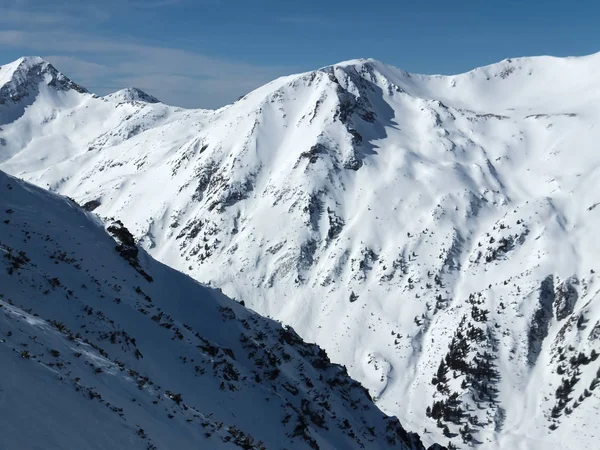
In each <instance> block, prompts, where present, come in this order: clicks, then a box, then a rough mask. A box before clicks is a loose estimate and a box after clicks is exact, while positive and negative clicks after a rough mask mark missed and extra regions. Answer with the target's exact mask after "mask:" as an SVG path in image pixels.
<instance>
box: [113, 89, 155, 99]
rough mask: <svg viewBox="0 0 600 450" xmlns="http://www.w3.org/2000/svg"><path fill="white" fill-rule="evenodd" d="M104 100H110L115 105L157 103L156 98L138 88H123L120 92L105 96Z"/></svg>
mask: <svg viewBox="0 0 600 450" xmlns="http://www.w3.org/2000/svg"><path fill="white" fill-rule="evenodd" d="M104 98H105V99H106V100H110V101H113V102H117V103H123V102H146V103H159V100H158V99H157V98H156V97H153V96H152V95H150V94H147V93H146V92H144V91H142V90H141V89H138V88H125V89H121V90H120V91H117V92H113V93H112V94H108V95H105V96H104Z"/></svg>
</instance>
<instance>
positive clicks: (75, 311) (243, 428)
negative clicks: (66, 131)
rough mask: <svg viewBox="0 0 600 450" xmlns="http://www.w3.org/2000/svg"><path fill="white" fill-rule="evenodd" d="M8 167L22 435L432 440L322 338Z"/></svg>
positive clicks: (8, 429) (47, 442)
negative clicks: (379, 398) (162, 256)
mask: <svg viewBox="0 0 600 450" xmlns="http://www.w3.org/2000/svg"><path fill="white" fill-rule="evenodd" d="M108 231H109V232H110V233H111V234H112V235H113V236H114V237H115V238H116V241H115V240H113V238H112V237H111V236H110V235H109V234H108V233H107V232H106V231H105V230H104V227H103V226H102V224H101V223H100V222H99V221H98V220H97V219H95V218H93V216H92V215H91V214H89V213H86V212H85V211H83V210H82V209H80V207H79V206H78V205H77V204H75V203H74V202H72V201H71V200H67V199H66V198H62V197H58V196H56V195H54V194H50V193H48V192H46V191H43V190H42V189H39V188H37V187H33V186H31V185H28V184H25V183H24V182H22V181H19V180H17V179H15V178H12V177H9V176H7V175H5V174H4V173H2V172H0V367H1V368H2V377H1V378H0V434H1V435H2V444H1V445H0V447H2V448H6V449H42V448H43V449H65V448H77V449H92V448H94V449H96V448H97V449H106V448H144V449H174V448H178V449H192V448H194V449H197V448H207V449H208V448H210V449H218V448H232V449H233V448H244V449H266V448H268V449H275V448H294V449H296V448H298V449H301V448H302V449H311V448H312V449H316V448H321V449H332V450H333V449H342V448H355V449H364V448H369V449H370V448H379V449H384V448H385V449H387V448H398V449H415V450H423V449H424V447H423V446H422V445H421V443H420V440H419V438H418V436H416V435H413V434H409V433H407V432H405V431H404V429H403V428H402V427H401V426H400V424H399V423H398V421H397V419H396V418H390V417H386V416H385V415H384V414H383V413H382V412H381V411H380V410H379V409H378V408H377V407H376V406H374V405H373V403H372V401H371V399H370V398H369V396H368V393H367V392H366V391H365V389H364V388H363V387H362V386H360V384H358V383H357V382H356V381H354V380H351V379H350V378H349V377H348V375H347V373H346V371H345V369H343V368H342V367H340V366H336V365H332V364H331V363H330V362H329V359H328V358H327V355H326V354H325V353H324V352H323V351H322V350H321V349H319V348H318V347H317V346H315V345H307V344H305V343H304V342H303V341H302V340H301V339H300V338H299V337H298V335H297V334H296V333H295V332H294V331H293V330H292V329H289V328H283V327H281V325H279V324H277V323H275V322H273V321H271V320H268V319H265V318H263V317H261V316H259V315H257V314H255V313H253V312H251V311H249V310H247V309H246V308H244V307H243V306H241V305H240V304H238V303H237V302H234V301H232V300H230V299H228V298H227V297H225V296H224V295H222V294H221V293H220V292H218V291H217V290H213V289H209V288H207V287H204V286H202V285H200V284H198V283H197V282H195V281H193V280H192V279H191V278H189V277H187V276H185V275H183V274H181V273H179V272H177V271H175V270H173V269H171V268H168V267H166V266H164V265H162V264H160V263H157V262H156V261H154V260H153V259H151V258H150V257H148V256H147V255H146V254H145V253H144V252H143V251H141V252H140V251H138V249H137V247H135V245H134V244H133V238H132V236H131V235H130V234H129V233H128V231H127V229H126V228H124V227H123V226H122V225H121V224H120V223H118V222H115V223H112V224H110V225H109V227H108Z"/></svg>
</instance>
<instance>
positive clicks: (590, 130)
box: [0, 54, 600, 449]
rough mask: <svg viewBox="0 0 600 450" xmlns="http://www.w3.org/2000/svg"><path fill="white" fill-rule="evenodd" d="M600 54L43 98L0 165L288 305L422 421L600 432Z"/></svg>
mask: <svg viewBox="0 0 600 450" xmlns="http://www.w3.org/2000/svg"><path fill="white" fill-rule="evenodd" d="M599 71H600V54H596V55H591V56H589V57H585V58H564V59H559V58H547V57H542V58H520V59H514V60H506V61H502V62H500V63H498V64H494V65H491V66H488V67H484V68H480V69H476V70H474V71H472V72H469V73H466V74H462V75H456V76H448V77H443V76H425V75H414V74H408V73H406V72H403V71H401V70H398V69H395V68H393V67H390V66H387V65H385V64H383V63H380V62H377V61H373V60H356V61H349V62H346V63H341V64H336V65H333V66H329V67H325V68H322V69H320V70H317V71H314V72H309V73H305V74H300V75H294V76H290V77H283V78H280V79H278V80H275V81H273V82H272V83H269V84H267V85H265V86H263V87H262V88H259V89H257V90H256V91H254V92H252V93H250V94H248V95H247V96H245V97H244V98H242V99H240V100H239V101H238V102H236V103H235V104H233V105H229V106H227V107H224V108H221V109H219V110H217V111H204V110H182V109H177V108H171V107H168V106H165V105H162V104H155V105H151V104H143V103H121V104H115V103H112V102H107V101H104V100H102V99H97V98H92V97H89V96H88V97H85V100H84V101H82V103H81V104H78V105H75V106H73V107H71V108H68V107H66V108H58V109H57V111H58V112H57V115H56V117H54V118H53V119H52V120H48V121H45V122H44V121H40V117H41V116H42V114H41V113H39V112H36V111H41V110H43V108H45V107H46V106H45V105H46V103H43V102H41V101H40V102H39V104H38V102H36V103H34V104H33V105H32V106H31V107H30V108H29V109H28V111H27V114H25V115H23V116H22V117H20V118H19V119H18V120H15V121H14V122H12V123H10V124H8V125H6V126H4V127H3V130H2V131H0V139H2V140H3V141H4V147H0V161H3V162H0V167H2V168H3V169H4V170H7V171H8V172H10V173H12V174H15V175H18V176H20V177H23V178H25V179H27V180H30V181H32V182H34V183H36V184H38V185H40V186H44V187H49V188H50V189H52V190H56V191H58V192H61V193H64V194H67V195H71V196H73V197H74V198H76V199H77V200H78V201H81V202H91V203H89V205H91V206H90V207H93V208H94V210H95V212H97V213H98V214H99V215H100V216H103V217H117V218H120V219H121V220H123V221H124V223H126V224H127V226H128V227H130V228H131V229H132V232H133V234H134V235H135V236H136V238H138V239H139V243H140V244H141V245H143V246H144V247H145V248H146V249H147V250H148V251H149V252H150V253H151V254H152V255H153V256H155V257H156V258H158V259H159V260H161V261H163V262H165V263H167V264H169V265H171V266H173V267H176V268H178V269H179V270H181V271H183V272H186V273H188V274H190V275H192V276H193V277H194V278H196V279H198V280H201V281H203V282H206V283H210V284H211V285H213V286H218V287H220V288H222V289H223V291H224V292H225V293H226V294H228V295H229V296H231V297H235V298H240V299H244V300H245V302H246V303H247V304H248V305H250V306H251V307H252V308H254V309H256V310H257V311H259V312H261V313H264V314H268V315H270V316H273V317H276V318H278V319H279V320H281V321H283V322H284V323H288V324H291V325H293V326H294V327H295V329H297V330H298V332H299V333H300V334H301V335H302V336H303V337H304V338H305V339H308V340H314V341H316V342H318V343H320V344H321V345H322V346H323V347H324V348H325V349H326V350H327V352H328V354H330V355H331V356H332V359H333V360H335V361H338V362H341V363H344V364H345V365H346V366H347V367H348V370H349V373H350V374H351V375H352V376H354V377H355V378H356V379H358V380H359V381H361V382H362V383H363V384H364V385H365V386H366V387H367V388H368V389H369V390H370V392H371V395H372V396H373V398H374V399H375V400H376V402H377V403H378V405H379V406H380V407H381V408H383V409H384V410H385V411H386V412H389V413H392V414H396V415H398V416H399V417H400V418H401V420H402V421H403V423H406V424H407V425H409V427H412V428H413V429H418V430H420V431H423V430H427V433H426V434H424V435H423V438H424V439H427V440H429V439H431V440H432V441H440V440H444V441H447V440H450V441H451V442H452V443H453V444H454V445H464V444H463V442H475V443H480V444H481V445H482V446H483V447H485V448H506V449H514V448H547V447H548V446H551V447H554V448H578V449H579V448H595V447H596V442H595V441H596V439H597V437H598V436H597V435H596V430H595V428H594V427H593V426H592V424H593V423H595V421H596V420H597V418H598V412H597V411H598V408H599V406H600V405H599V403H598V392H599V391H598V390H597V388H596V387H597V385H598V379H599V376H598V370H599V367H600V361H599V360H598V359H597V355H598V352H599V350H600V348H598V347H599V345H600V344H599V341H598V337H599V331H598V330H600V301H599V300H597V293H598V289H599V286H598V280H597V277H596V272H597V271H598V270H599V268H598V266H597V258H596V254H597V253H598V251H599V250H600V248H599V247H600V244H598V243H597V242H598V240H597V239H596V238H595V233H596V230H597V228H598V226H597V225H598V223H599V221H600V217H598V213H599V211H600V209H598V208H596V205H597V204H598V202H599V200H598V199H597V198H596V197H595V196H596V194H595V192H596V191H597V186H598V183H599V180H598V173H600V170H599V169H600V154H599V153H598V152H597V151H596V150H597V142H599V141H600V130H599V129H598V127H597V126H596V125H597V124H598V123H599V122H600V112H599V110H598V108H597V105H598V104H599V101H600V84H598V83H599V81H598V80H600V78H599V77H598V75H599ZM57 144H61V145H57ZM436 424H437V425H438V426H436ZM586 425H590V426H586ZM445 427H447V428H445Z"/></svg>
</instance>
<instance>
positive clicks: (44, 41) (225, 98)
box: [0, 0, 600, 108]
mask: <svg viewBox="0 0 600 450" xmlns="http://www.w3.org/2000/svg"><path fill="white" fill-rule="evenodd" d="M598 14H600V5H597V4H596V3H595V2H592V1H589V0H583V1H582V2H579V3H578V5H577V8H573V7H571V6H570V5H569V3H568V2H564V1H558V0H551V1H547V2H541V1H539V0H533V1H531V2H527V4H524V5H523V4H520V3H519V2H515V1H509V2H503V4H502V5H493V4H486V5H481V4H479V3H478V2H476V1H474V0H465V1H463V2H461V4H460V6H459V7H458V8H457V7H456V5H448V4H447V3H446V2H442V1H441V0H432V1H431V2H428V3H427V5H412V4H411V5H399V4H396V3H394V2H391V1H389V0H385V1H381V0H380V1H376V2H372V3H371V4H370V9H369V11H366V12H365V8H364V5H363V4H361V3H359V2H356V1H350V2H341V1H339V0H332V1H331V2H328V3H327V4H325V5H321V4H320V3H319V2H316V1H314V0H308V1H305V2H299V1H296V0H291V1H288V2H275V1H274V0H259V1H258V2H255V3H253V4H248V3H244V2H228V3H225V2H223V1H222V0H201V1H191V0H154V1H138V0H121V1H117V0H107V1H103V2H95V1H91V2H90V1H83V0H73V1H66V0H48V1H45V2H42V1H41V0H15V1H14V2H12V3H11V5H10V6H3V7H0V26H1V27H2V28H0V44H1V45H2V47H1V49H0V61H2V62H3V63H8V62H10V61H14V60H16V59H17V58H18V57H20V56H23V55H29V54H32V53H33V54H39V55H40V56H41V57H42V58H44V59H46V60H48V61H49V62H50V63H52V64H53V65H54V66H55V67H56V68H57V69H58V70H59V71H61V72H63V73H64V74H66V75H67V76H69V78H72V79H73V80H74V81H76V82H78V83H80V84H82V85H83V86H85V87H86V88H87V89H89V90H90V91H91V92H95V93H97V94H98V95H106V94H108V93H111V92H115V91H118V90H120V89H123V88H127V87H137V88H139V89H141V90H143V91H145V92H147V93H149V94H151V95H153V96H155V97H157V98H158V99H160V100H161V101H163V102H165V103H167V104H172V105H176V106H182V107H186V108H218V107H220V106H223V105H225V104H228V103H231V102H233V101H235V100H236V99H237V98H239V97H240V96H243V95H245V94H247V93H248V92H250V91H252V90H253V89H255V88H257V87H260V86H262V85H264V84H265V83H268V82H269V81H272V80H273V79H276V78H278V77H281V76H286V75H290V74H296V73H303V72H307V71H311V70H316V69H318V68H320V67H325V66H328V65H332V64H336V63H339V62H343V61H348V60H353V59H359V58H368V59H375V60H378V61H382V62H384V63H386V64H389V65H392V66H394V67H397V68H399V69H402V70H405V71H407V72H409V73H418V74H428V75H433V74H439V75H454V74H460V73H465V72H468V71H470V70H473V69H475V68H477V67H482V66H486V65H490V64H493V63H496V62H499V61H502V60H504V59H509V58H520V57H533V56H546V55H547V56H555V57H568V56H586V55H591V54H594V53H597V52H598V51H600V47H598V45H596V44H594V43H595V42H596V43H597V42H600V31H599V30H598V29H597V26H596V23H595V20H594V17H597V15H598Z"/></svg>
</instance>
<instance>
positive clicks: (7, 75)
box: [0, 56, 87, 100]
mask: <svg viewBox="0 0 600 450" xmlns="http://www.w3.org/2000/svg"><path fill="white" fill-rule="evenodd" d="M39 83H45V84H47V85H48V86H53V87H55V88H56V89H59V90H69V89H72V90H75V91H77V92H80V93H87V90H86V89H84V88H83V87H81V86H79V85H78V84H76V83H74V82H73V81H71V80H70V79H69V78H68V77H67V76H65V75H63V74H62V73H60V72H59V71H58V70H56V68H55V67H54V66H53V65H52V64H50V63H49V62H48V61H46V60H45V59H43V58H41V57H39V56H23V57H21V58H19V59H17V60H16V61H13V62H11V63H9V64H5V65H3V66H0V90H1V91H6V92H0V94H2V93H4V94H5V96H6V95H8V96H9V97H11V98H12V99H13V100H14V99H15V98H17V99H18V98H19V97H20V96H23V95H24V94H26V93H27V92H28V91H29V90H30V87H31V86H34V85H38V84H39Z"/></svg>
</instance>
